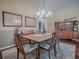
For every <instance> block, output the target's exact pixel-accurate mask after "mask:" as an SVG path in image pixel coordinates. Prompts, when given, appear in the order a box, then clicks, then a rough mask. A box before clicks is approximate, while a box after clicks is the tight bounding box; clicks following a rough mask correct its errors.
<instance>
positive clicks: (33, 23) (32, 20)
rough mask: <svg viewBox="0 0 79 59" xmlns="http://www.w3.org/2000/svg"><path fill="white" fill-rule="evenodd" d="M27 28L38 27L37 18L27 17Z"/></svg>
mask: <svg viewBox="0 0 79 59" xmlns="http://www.w3.org/2000/svg"><path fill="white" fill-rule="evenodd" d="M25 27H36V18H34V17H29V16H25Z"/></svg>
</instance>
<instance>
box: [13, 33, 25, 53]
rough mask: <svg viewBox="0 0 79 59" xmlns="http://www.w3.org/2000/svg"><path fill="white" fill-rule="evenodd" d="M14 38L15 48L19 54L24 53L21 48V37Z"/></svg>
mask: <svg viewBox="0 0 79 59" xmlns="http://www.w3.org/2000/svg"><path fill="white" fill-rule="evenodd" d="M14 38H15V43H16V48H17V49H18V50H19V51H20V52H21V53H23V54H24V53H25V51H24V48H23V44H22V41H21V39H22V38H21V37H20V35H17V34H14Z"/></svg>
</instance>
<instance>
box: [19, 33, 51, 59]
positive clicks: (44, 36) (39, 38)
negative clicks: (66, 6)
mask: <svg viewBox="0 0 79 59" xmlns="http://www.w3.org/2000/svg"><path fill="white" fill-rule="evenodd" d="M20 36H21V37H22V38H24V39H22V40H24V41H25V40H30V41H34V42H36V44H37V45H38V48H37V54H38V56H37V59H40V44H41V42H43V41H46V40H49V38H52V33H37V34H29V35H27V34H23V35H20Z"/></svg>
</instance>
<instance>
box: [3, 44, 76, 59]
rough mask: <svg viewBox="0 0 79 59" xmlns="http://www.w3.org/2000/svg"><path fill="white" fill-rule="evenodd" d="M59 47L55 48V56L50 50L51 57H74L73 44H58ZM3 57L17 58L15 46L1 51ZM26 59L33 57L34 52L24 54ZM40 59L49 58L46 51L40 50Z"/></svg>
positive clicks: (66, 58) (60, 58) (73, 58)
mask: <svg viewBox="0 0 79 59" xmlns="http://www.w3.org/2000/svg"><path fill="white" fill-rule="evenodd" d="M59 46H60V49H58V48H57V56H55V55H54V53H53V52H54V51H53V50H52V51H51V59H75V45H68V44H63V43H60V44H59ZM2 54H3V59H17V58H16V54H17V53H16V48H12V49H9V50H6V51H3V53H2ZM26 58H27V59H35V58H36V57H35V53H34V52H33V53H31V54H29V55H27V56H26ZM19 59H23V55H21V54H20V56H19ZM40 59H49V58H48V52H47V51H42V52H41V58H40Z"/></svg>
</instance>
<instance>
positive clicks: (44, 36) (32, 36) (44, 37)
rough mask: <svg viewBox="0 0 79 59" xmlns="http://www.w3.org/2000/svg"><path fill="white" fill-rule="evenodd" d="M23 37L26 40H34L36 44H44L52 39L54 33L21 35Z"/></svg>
mask: <svg viewBox="0 0 79 59" xmlns="http://www.w3.org/2000/svg"><path fill="white" fill-rule="evenodd" d="M21 37H23V38H25V39H26V40H27V39H29V40H32V41H36V42H42V41H44V40H47V39H49V38H51V37H52V33H41V34H29V35H21Z"/></svg>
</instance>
